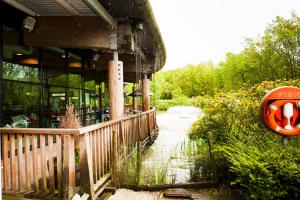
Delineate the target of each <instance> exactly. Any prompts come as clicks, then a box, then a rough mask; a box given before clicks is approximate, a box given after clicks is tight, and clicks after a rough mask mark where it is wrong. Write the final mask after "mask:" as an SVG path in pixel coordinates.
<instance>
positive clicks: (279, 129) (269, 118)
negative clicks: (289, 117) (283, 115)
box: [266, 100, 300, 136]
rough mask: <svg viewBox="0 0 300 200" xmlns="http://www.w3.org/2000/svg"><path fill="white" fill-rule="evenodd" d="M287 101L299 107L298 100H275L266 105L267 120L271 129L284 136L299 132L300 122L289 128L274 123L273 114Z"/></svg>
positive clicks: (299, 102)
mask: <svg viewBox="0 0 300 200" xmlns="http://www.w3.org/2000/svg"><path fill="white" fill-rule="evenodd" d="M287 103H291V104H293V106H294V105H296V107H300V101H299V100H277V101H275V102H273V103H272V104H270V105H269V107H268V114H267V117H266V118H267V122H268V124H269V126H270V128H271V129H273V130H275V131H276V132H278V133H280V134H281V135H286V136H294V135H299V134H300V122H299V124H297V125H295V124H294V126H291V128H290V129H286V128H283V127H281V126H279V125H278V124H277V123H276V119H275V115H276V112H277V111H278V109H280V108H281V107H282V106H284V105H285V104H287Z"/></svg>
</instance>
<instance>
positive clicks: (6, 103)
mask: <svg viewBox="0 0 300 200" xmlns="http://www.w3.org/2000/svg"><path fill="white" fill-rule="evenodd" d="M39 88H40V87H39V85H36V84H29V83H21V82H15V81H5V80H4V81H3V124H2V125H4V126H10V127H22V128H28V127H38V126H39V119H40V118H39V113H40V90H39Z"/></svg>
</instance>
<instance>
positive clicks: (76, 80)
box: [69, 74, 81, 88]
mask: <svg viewBox="0 0 300 200" xmlns="http://www.w3.org/2000/svg"><path fill="white" fill-rule="evenodd" d="M69 87H72V88H81V76H80V75H78V74H69Z"/></svg>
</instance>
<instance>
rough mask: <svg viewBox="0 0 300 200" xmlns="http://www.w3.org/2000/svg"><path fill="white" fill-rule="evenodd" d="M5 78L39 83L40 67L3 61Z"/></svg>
mask: <svg viewBox="0 0 300 200" xmlns="http://www.w3.org/2000/svg"><path fill="white" fill-rule="evenodd" d="M3 79H7V80H19V81H27V82H33V83H38V82H40V80H39V72H38V68H35V67H29V66H25V65H19V64H14V63H7V62H3Z"/></svg>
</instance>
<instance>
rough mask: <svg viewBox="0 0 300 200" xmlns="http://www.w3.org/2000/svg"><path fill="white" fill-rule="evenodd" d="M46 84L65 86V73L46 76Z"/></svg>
mask: <svg viewBox="0 0 300 200" xmlns="http://www.w3.org/2000/svg"><path fill="white" fill-rule="evenodd" d="M48 84H49V85H55V86H65V87H66V86H67V75H65V74H61V75H54V76H51V77H48Z"/></svg>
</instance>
